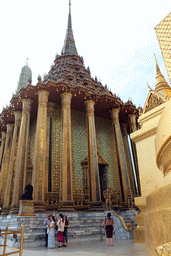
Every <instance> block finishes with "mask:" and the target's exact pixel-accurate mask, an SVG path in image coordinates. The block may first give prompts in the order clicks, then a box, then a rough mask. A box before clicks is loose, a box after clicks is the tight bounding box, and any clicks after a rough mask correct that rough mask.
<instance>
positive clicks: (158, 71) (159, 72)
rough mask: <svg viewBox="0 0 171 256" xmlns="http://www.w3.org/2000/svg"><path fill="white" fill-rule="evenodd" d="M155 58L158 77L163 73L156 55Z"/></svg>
mask: <svg viewBox="0 0 171 256" xmlns="http://www.w3.org/2000/svg"><path fill="white" fill-rule="evenodd" d="M154 58H155V62H156V76H157V75H161V71H160V69H159V65H158V63H157V58H156V55H155V54H154Z"/></svg>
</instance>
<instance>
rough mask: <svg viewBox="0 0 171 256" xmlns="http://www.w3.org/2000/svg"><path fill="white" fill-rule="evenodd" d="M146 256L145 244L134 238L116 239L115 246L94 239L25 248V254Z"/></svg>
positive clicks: (42, 255) (27, 255)
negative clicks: (135, 240) (64, 244)
mask: <svg viewBox="0 0 171 256" xmlns="http://www.w3.org/2000/svg"><path fill="white" fill-rule="evenodd" d="M56 255H61V256H96V255H97V256H109V255H115V256H118V255H120V256H146V251H145V244H134V243H133V241H132V240H114V246H113V247H111V246H110V247H107V245H106V241H105V240H103V241H102V242H100V241H92V242H82V243H77V244H76V243H73V244H68V247H62V248H55V249H48V248H45V247H41V248H36V249H30V250H28V249H24V251H23V256H56Z"/></svg>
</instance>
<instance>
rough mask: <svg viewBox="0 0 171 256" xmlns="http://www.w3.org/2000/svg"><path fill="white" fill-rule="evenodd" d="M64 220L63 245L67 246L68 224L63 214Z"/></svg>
mask: <svg viewBox="0 0 171 256" xmlns="http://www.w3.org/2000/svg"><path fill="white" fill-rule="evenodd" d="M64 222H65V227H64V247H66V246H67V240H68V239H67V233H68V226H69V221H68V220H67V216H66V215H64Z"/></svg>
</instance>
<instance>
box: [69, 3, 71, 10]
mask: <svg viewBox="0 0 171 256" xmlns="http://www.w3.org/2000/svg"><path fill="white" fill-rule="evenodd" d="M69 13H71V0H69Z"/></svg>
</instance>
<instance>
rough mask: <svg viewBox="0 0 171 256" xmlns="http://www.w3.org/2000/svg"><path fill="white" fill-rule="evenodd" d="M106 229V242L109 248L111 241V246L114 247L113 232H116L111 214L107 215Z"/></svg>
mask: <svg viewBox="0 0 171 256" xmlns="http://www.w3.org/2000/svg"><path fill="white" fill-rule="evenodd" d="M104 225H105V229H106V240H107V245H108V246H109V241H110V244H111V246H113V230H114V221H113V219H112V218H111V213H110V212H109V213H108V214H107V218H105V221H104Z"/></svg>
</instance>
